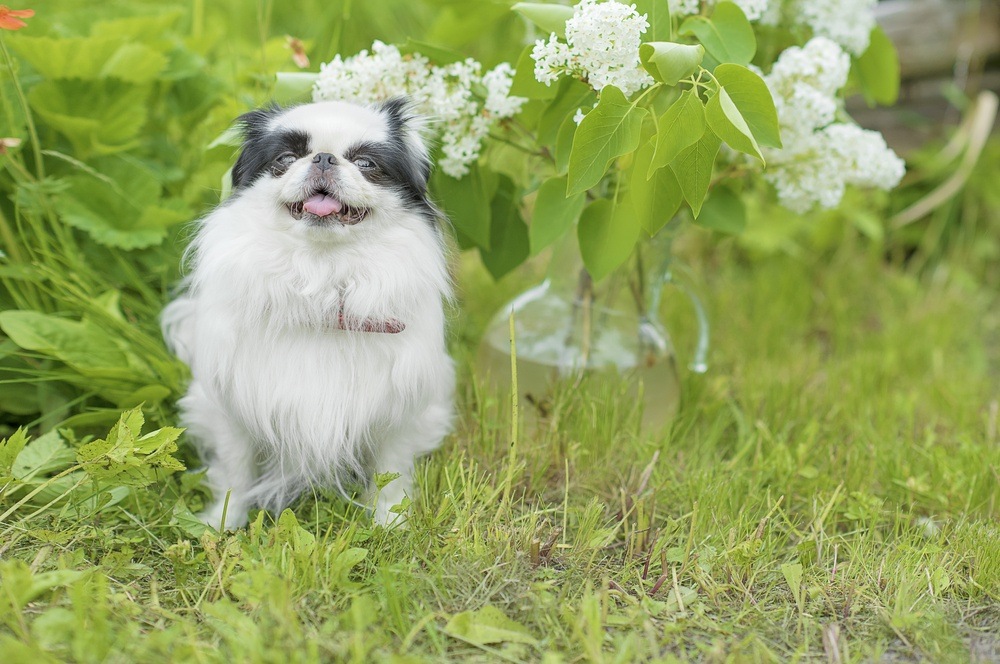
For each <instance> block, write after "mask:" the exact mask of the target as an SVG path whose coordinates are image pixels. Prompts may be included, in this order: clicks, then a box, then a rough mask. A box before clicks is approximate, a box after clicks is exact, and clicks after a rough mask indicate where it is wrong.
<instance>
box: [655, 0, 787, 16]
mask: <svg viewBox="0 0 1000 664" xmlns="http://www.w3.org/2000/svg"><path fill="white" fill-rule="evenodd" d="M732 2H733V3H734V4H735V5H736V6H737V7H739V8H740V9H742V10H743V13H744V14H746V17H747V19H749V20H751V21H756V20H757V19H759V18H760V17H761V16H763V15H764V14H765V12H767V11H768V10H769V8H770V6H771V5H772V4H778V5H780V1H779V2H778V3H772V2H770V1H769V0H732ZM667 4H668V5H669V6H670V14H671V15H673V16H682V17H683V16H691V15H693V14H697V13H698V12H699V11H701V0H668V3H667ZM706 4H708V5H710V6H711V5H714V4H715V0H707V3H706Z"/></svg>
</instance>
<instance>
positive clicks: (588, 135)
mask: <svg viewBox="0 0 1000 664" xmlns="http://www.w3.org/2000/svg"><path fill="white" fill-rule="evenodd" d="M645 114H646V109H644V108H642V107H638V106H635V105H634V104H631V103H629V101H628V99H626V98H625V95H623V94H622V92H621V90H619V89H618V88H616V87H614V86H612V85H609V86H606V87H605V88H604V90H603V91H602V92H601V99H600V101H599V102H598V104H597V108H595V109H594V110H592V111H591V112H590V113H588V114H587V116H586V117H585V118H584V119H583V122H581V123H580V126H579V127H577V129H576V134H574V136H573V151H572V152H571V153H570V156H569V181H568V182H569V184H568V186H567V190H566V193H567V195H573V194H576V193H579V192H581V191H586V190H587V189H590V188H591V187H593V186H594V185H596V184H597V183H598V182H600V181H601V178H602V177H604V173H605V171H607V170H608V164H610V163H611V160H612V159H614V158H616V157H619V156H621V155H623V154H626V153H628V152H632V151H633V150H635V149H636V147H638V145H639V136H640V132H641V131H642V119H643V116H644V115H645Z"/></svg>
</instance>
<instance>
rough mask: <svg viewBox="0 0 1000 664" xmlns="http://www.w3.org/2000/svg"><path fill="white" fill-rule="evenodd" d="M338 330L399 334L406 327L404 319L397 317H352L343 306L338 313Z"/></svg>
mask: <svg viewBox="0 0 1000 664" xmlns="http://www.w3.org/2000/svg"><path fill="white" fill-rule="evenodd" d="M336 329H338V330H347V331H349V332H376V333H380V334H399V333H400V332H402V331H403V330H405V329H406V325H404V324H403V322H402V321H400V320H397V319H395V318H387V319H385V320H379V319H377V318H361V319H358V318H350V317H348V316H345V315H344V308H343V307H341V308H340V311H339V312H338V313H337V327H336Z"/></svg>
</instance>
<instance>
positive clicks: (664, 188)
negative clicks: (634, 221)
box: [625, 141, 684, 236]
mask: <svg viewBox="0 0 1000 664" xmlns="http://www.w3.org/2000/svg"><path fill="white" fill-rule="evenodd" d="M655 147H656V146H655V144H654V143H653V142H652V141H650V142H648V143H646V144H645V145H643V146H642V147H641V148H639V149H638V150H636V153H635V162H634V163H633V165H632V170H631V173H630V175H629V190H628V194H627V195H626V196H625V200H626V201H627V202H628V203H629V204H630V205H631V206H632V209H633V210H634V211H635V215H636V217H637V218H638V220H639V224H640V225H641V226H642V228H643V229H644V230H645V231H646V233H647V234H648V235H651V236H652V235H655V234H656V232H657V231H659V230H660V229H661V228H663V227H664V226H665V225H666V224H667V222H668V221H670V220H671V218H673V216H674V215H675V214H677V210H678V209H680V206H681V203H682V202H683V200H684V193H683V192H682V191H681V185H680V183H679V182H677V176H675V175H674V172H673V171H671V170H670V169H669V168H661V169H660V170H658V171H656V172H655V173H654V174H653V177H652V178H648V177H646V173H647V171H648V170H649V168H650V164H651V162H652V159H653V152H654V150H655Z"/></svg>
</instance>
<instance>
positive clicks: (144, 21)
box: [90, 8, 184, 48]
mask: <svg viewBox="0 0 1000 664" xmlns="http://www.w3.org/2000/svg"><path fill="white" fill-rule="evenodd" d="M182 16H184V10H182V9H177V8H175V9H171V10H168V11H158V12H156V13H154V14H141V15H138V16H125V17H120V18H112V19H104V20H101V21H97V22H95V23H94V24H93V25H92V26H91V28H90V34H91V35H100V36H102V37H116V38H118V39H121V40H124V41H130V42H140V43H143V44H156V46H157V48H159V47H160V46H161V42H162V43H163V45H164V47H165V46H167V45H169V44H170V41H171V40H170V35H169V34H167V33H168V31H169V30H170V29H171V28H173V27H174V25H175V24H176V23H177V21H178V20H179V19H180V18H181V17H182Z"/></svg>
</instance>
